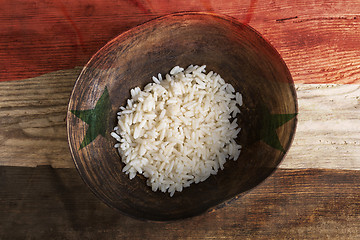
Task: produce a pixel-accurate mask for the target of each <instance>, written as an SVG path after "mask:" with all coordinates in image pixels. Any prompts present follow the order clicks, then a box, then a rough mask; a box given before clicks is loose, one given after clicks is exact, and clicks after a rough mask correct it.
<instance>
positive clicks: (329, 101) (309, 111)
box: [280, 84, 360, 170]
mask: <svg viewBox="0 0 360 240" xmlns="http://www.w3.org/2000/svg"><path fill="white" fill-rule="evenodd" d="M296 89H297V94H298V100H299V115H298V120H299V122H298V126H297V130H296V134H295V139H294V141H293V145H292V147H291V148H290V151H289V152H288V154H287V156H286V158H285V160H284V161H283V162H282V164H281V165H280V167H282V168H336V169H353V170H360V85H358V84H346V85H335V84H297V85H296Z"/></svg>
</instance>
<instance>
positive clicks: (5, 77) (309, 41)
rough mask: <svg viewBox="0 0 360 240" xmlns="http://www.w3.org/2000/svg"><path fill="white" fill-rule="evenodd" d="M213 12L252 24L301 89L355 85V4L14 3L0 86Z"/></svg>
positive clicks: (326, 0) (5, 26)
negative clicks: (164, 22) (141, 27)
mask: <svg viewBox="0 0 360 240" xmlns="http://www.w3.org/2000/svg"><path fill="white" fill-rule="evenodd" d="M179 11H213V12H216V13H221V14H228V15H230V16H233V17H235V18H237V19H239V20H240V21H242V22H244V23H249V24H250V25H251V26H252V27H254V28H255V29H257V30H258V31H259V32H260V33H261V34H263V35H264V37H265V38H267V39H268V40H269V41H270V42H271V43H272V44H273V45H274V46H275V47H276V48H277V49H278V51H279V52H280V53H281V54H282V56H283V58H284V59H285V61H286V63H287V64H288V66H289V68H290V71H291V72H292V73H293V76H294V80H295V81H296V82H298V83H359V81H360V80H359V79H360V69H359V65H360V55H359V54H358V48H359V47H358V46H359V44H360V38H359V37H358V36H359V34H360V15H359V12H360V2H359V1H358V0H350V1H339V0H319V1H313V0H301V1H293V0H285V1H268V0H258V1H256V0H241V1H238V0H230V1H215V0H203V1H197V0H190V1H188V0H187V1H185V0H176V1H175V0H169V1H162V0H152V1H148V0H131V1H125V0H124V1H119V2H116V3H112V4H111V7H109V4H108V3H107V2H104V1H101V0H93V1H72V0H63V1H60V2H58V1H45V2H39V1H38V0H30V1H29V0H18V1H17V4H13V2H12V1H4V2H3V3H2V14H0V23H1V24H0V29H1V31H0V32H1V33H0V36H1V37H0V50H1V51H0V52H1V53H0V66H1V68H0V81H9V80H16V79H27V78H30V77H34V76H38V75H40V74H44V73H47V72H52V71H55V70H60V69H70V68H74V67H75V66H82V65H84V64H85V63H86V62H87V61H88V59H89V58H90V57H91V56H92V54H94V53H95V52H96V51H97V50H98V49H99V48H101V47H102V46H103V45H104V44H105V43H106V42H108V41H109V40H110V39H112V38H114V37H115V36H117V35H118V34H120V33H122V32H124V31H126V30H128V29H129V28H131V27H134V26H136V25H138V24H140V23H143V22H145V21H148V20H150V19H152V18H154V17H158V16H162V15H164V14H169V13H173V12H179Z"/></svg>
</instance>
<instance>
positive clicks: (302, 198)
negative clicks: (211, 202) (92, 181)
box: [0, 166, 360, 239]
mask: <svg viewBox="0 0 360 240" xmlns="http://www.w3.org/2000/svg"><path fill="white" fill-rule="evenodd" d="M359 183H360V173H359V172H358V171H344V170H314V169H313V170H308V169H304V170H290V169H288V170H277V171H276V172H275V173H274V174H273V175H272V176H271V177H270V178H268V179H267V180H266V181H265V182H263V183H262V184H261V185H260V186H258V187H257V188H255V189H253V190H252V191H251V192H248V193H247V194H246V195H244V196H242V197H240V198H238V199H236V200H233V201H232V202H231V203H230V204H228V205H227V206H224V207H222V208H220V209H218V210H216V211H213V212H208V213H205V214H203V215H200V216H197V217H194V218H190V219H186V220H181V221H175V222H167V223H161V222H144V221H141V220H136V219H133V218H130V217H127V216H124V215H122V214H120V213H119V212H117V211H115V210H113V209H111V208H109V207H107V206H105V205H104V204H103V203H102V202H101V201H100V200H98V199H97V198H96V197H95V196H93V194H92V193H91V192H90V190H89V189H88V188H87V187H86V186H85V185H84V183H83V182H82V181H81V179H80V177H79V175H78V173H77V172H76V170H75V169H53V168H50V167H48V166H43V167H37V168H21V167H0V238H1V239H24V238H26V239H164V236H166V238H167V239H358V238H359V237H360V222H359V211H360V193H359V188H360V184H359Z"/></svg>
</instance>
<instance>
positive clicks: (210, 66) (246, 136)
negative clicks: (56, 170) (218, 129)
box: [67, 13, 297, 220]
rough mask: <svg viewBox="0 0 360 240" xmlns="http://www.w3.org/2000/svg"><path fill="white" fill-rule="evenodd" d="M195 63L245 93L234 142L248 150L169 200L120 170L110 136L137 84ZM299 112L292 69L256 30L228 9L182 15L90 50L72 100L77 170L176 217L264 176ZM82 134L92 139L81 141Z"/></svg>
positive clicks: (96, 188) (150, 211)
mask: <svg viewBox="0 0 360 240" xmlns="http://www.w3.org/2000/svg"><path fill="white" fill-rule="evenodd" d="M190 64H194V65H195V64H196V65H203V64H205V65H206V66H207V67H206V68H207V70H208V71H210V70H213V71H214V72H217V73H219V74H220V75H221V76H222V77H223V79H224V80H225V81H226V82H228V83H231V84H232V85H233V86H234V87H235V89H236V91H238V92H240V93H241V94H242V95H243V102H244V105H243V106H242V107H241V111H242V112H241V114H240V116H239V117H238V119H239V120H238V124H239V125H240V126H241V128H242V131H241V132H240V133H239V136H238V139H237V142H238V143H239V144H241V145H242V146H243V149H242V152H241V154H240V157H239V159H238V160H237V161H227V163H226V164H225V168H224V170H222V171H219V173H218V174H217V175H216V176H211V177H210V178H209V179H207V180H206V181H204V182H202V183H199V184H192V185H191V186H190V187H188V188H185V189H184V190H183V191H182V192H181V193H179V192H176V193H175V195H174V196H173V197H170V196H169V194H164V193H162V192H159V191H158V192H153V191H152V190H151V188H150V187H148V186H147V185H146V183H145V182H146V179H145V178H144V177H143V176H142V175H139V174H138V175H137V176H136V177H135V178H134V179H132V180H130V179H129V177H128V175H126V174H124V173H122V167H123V166H124V164H123V163H122V162H121V159H120V156H119V154H118V153H117V150H116V149H115V148H114V144H115V142H116V141H115V140H114V139H113V138H112V137H111V136H110V133H111V131H112V130H113V128H114V126H116V124H117V118H116V112H117V111H118V109H119V107H120V106H124V105H125V103H126V100H127V99H128V98H130V92H129V91H130V89H131V88H134V87H137V86H139V87H144V86H145V85H146V84H147V83H149V82H151V77H152V76H155V75H157V74H158V73H161V74H163V75H164V74H166V73H168V72H169V71H170V70H171V68H173V67H174V66H176V65H179V66H181V67H187V66H188V65H190ZM104 99H105V100H104ZM99 102H100V103H99ZM85 110H87V111H85ZM89 110H90V111H89ZM91 110H92V111H91ZM75 111H78V112H83V113H84V116H85V117H83V118H79V117H78V116H76V114H75ZM296 112H297V102H296V94H295V90H294V85H293V81H292V78H291V75H290V73H289V71H288V69H287V67H286V65H285V63H284V62H283V61H282V59H281V57H280V56H279V54H278V53H277V52H276V50H275V49H274V48H273V47H271V45H270V44H269V43H268V42H266V41H265V40H264V39H263V38H262V37H261V36H260V35H259V34H258V33H257V32H256V31H254V30H253V29H251V28H250V27H248V26H245V25H243V24H241V23H239V22H237V21H236V20H234V19H233V18H230V17H226V16H219V15H214V14H207V13H178V14H173V15H169V16H166V17H163V18H159V19H155V20H153V21H150V22H148V23H145V24H143V25H141V26H139V27H136V28H134V29H131V30H130V31H128V32H125V33H124V34H122V35H120V36H118V37H117V38H115V39H114V40H112V41H111V42H109V43H108V44H107V45H106V46H104V47H103V48H102V49H101V50H99V51H98V52H97V53H96V54H95V55H94V56H93V58H92V59H91V60H90V61H89V63H88V64H87V65H86V67H85V68H84V70H83V71H82V73H81V75H80V76H79V78H78V80H77V82H76V84H75V87H74V90H73V93H72V96H71V99H70V102H69V111H68V115H67V127H68V139H69V145H70V149H71V153H72V156H73V159H74V162H75V164H76V167H77V169H78V171H79V173H80V175H81V176H82V178H83V179H84V181H85V182H86V183H87V184H88V185H89V186H90V188H91V189H92V191H93V192H94V193H95V194H96V195H97V196H98V197H99V198H100V199H102V200H103V201H105V202H106V203H107V204H108V205H110V206H112V207H114V208H116V209H119V210H120V211H122V212H123V213H125V214H128V215H131V216H133V217H137V218H143V219H151V220H173V219H179V218H185V217H190V216H194V215H197V214H200V213H202V212H204V211H206V210H207V209H209V208H212V207H214V206H216V205H217V204H219V203H222V202H224V201H226V200H228V199H230V198H232V197H234V196H236V195H238V194H240V193H242V192H244V191H247V190H249V189H251V188H252V187H254V186H256V185H257V184H259V183H260V182H261V181H263V180H264V179H265V178H266V177H268V176H269V175H270V174H271V173H272V172H273V170H274V169H275V168H276V167H277V166H278V164H279V163H280V161H281V160H282V158H283V156H284V154H285V153H286V151H287V150H288V149H289V147H290V144H291V141H292V138H293V135H294V131H295V126H296V117H295V114H296ZM86 114H93V117H88V118H87V117H86ZM281 116H286V117H287V118H288V119H286V121H285V120H284V119H283V118H281ZM291 116H292V117H291ZM279 119H280V120H279ZM99 121H100V122H99ZM274 121H275V123H274V124H273V125H271V124H268V123H269V122H274ZM276 121H279V122H276ZM280 122H281V124H280ZM274 133H275V135H274ZM86 136H88V137H89V136H90V137H91V139H90V138H89V139H90V140H91V141H90V140H89V139H88V140H87V142H83V141H84V138H86ZM272 138H274V139H272ZM277 139H278V140H277ZM279 143H280V145H279Z"/></svg>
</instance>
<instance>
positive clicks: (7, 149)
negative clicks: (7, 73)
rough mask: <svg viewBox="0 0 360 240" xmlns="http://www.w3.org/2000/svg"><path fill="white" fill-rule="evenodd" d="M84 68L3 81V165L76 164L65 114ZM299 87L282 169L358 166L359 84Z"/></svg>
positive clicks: (0, 122) (0, 114)
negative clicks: (293, 125) (294, 124)
mask: <svg viewBox="0 0 360 240" xmlns="http://www.w3.org/2000/svg"><path fill="white" fill-rule="evenodd" d="M80 71H81V68H75V69H69V70H63V71H58V72H54V73H50V74H45V75H42V76H40V77H36V78H33V79H28V80H21V81H17V82H2V83H0V93H1V94H0V100H1V105H0V127H1V131H0V143H1V144H0V165H5V166H28V167H35V166H38V165H51V166H53V167H55V168H57V167H66V168H73V167H74V163H73V161H72V160H71V157H70V153H69V150H68V145H67V141H66V126H65V117H66V108H67V103H68V100H69V96H70V93H71V90H72V87H73V84H74V82H75V80H76V78H77V77H78V75H79V73H80ZM296 88H297V94H298V103H299V115H298V126H297V131H296V134H295V139H294V141H293V144H292V146H291V148H290V151H289V152H288V154H287V156H286V157H285V159H284V161H283V162H282V164H281V165H280V167H283V168H310V167H311V168H332V169H336V168H337V169H353V170H355V169H360V148H359V144H360V140H359V138H360V136H359V129H360V127H359V124H360V123H359V118H358V116H359V111H360V110H359V109H360V86H359V85H356V84H348V85H327V84H296ZM24 156H26V157H24Z"/></svg>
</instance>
